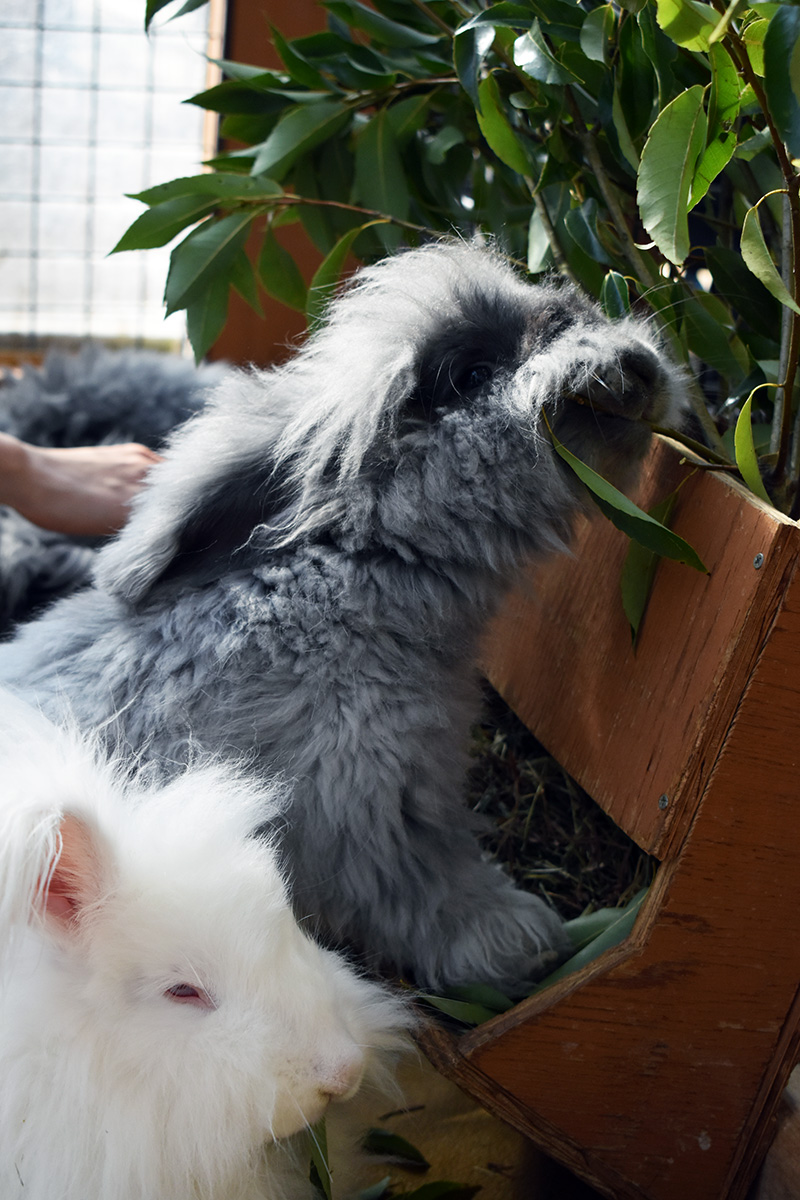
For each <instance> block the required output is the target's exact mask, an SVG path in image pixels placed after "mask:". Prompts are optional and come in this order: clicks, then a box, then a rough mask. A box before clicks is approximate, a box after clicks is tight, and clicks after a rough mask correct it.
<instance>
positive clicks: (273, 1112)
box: [0, 691, 409, 1200]
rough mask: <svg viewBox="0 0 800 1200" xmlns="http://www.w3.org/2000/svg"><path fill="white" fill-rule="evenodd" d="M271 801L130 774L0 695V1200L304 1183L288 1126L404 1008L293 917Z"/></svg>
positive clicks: (181, 1198)
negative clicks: (267, 825) (273, 838)
mask: <svg viewBox="0 0 800 1200" xmlns="http://www.w3.org/2000/svg"><path fill="white" fill-rule="evenodd" d="M278 805H279V797H276V794H275V789H273V792H272V793H271V794H265V793H264V791H261V792H259V791H258V790H257V789H255V788H254V786H253V785H252V784H251V783H250V782H249V781H248V780H246V779H245V777H244V776H241V775H236V774H234V773H232V772H231V770H230V769H223V768H222V767H220V766H207V767H195V768H190V769H188V770H187V771H186V772H184V773H183V774H182V775H180V776H179V777H177V778H176V779H174V780H173V781H172V782H171V783H170V784H169V786H167V787H166V788H161V789H156V788H155V787H148V786H147V785H146V783H144V782H143V781H142V780H140V781H139V782H138V783H137V782H136V780H135V779H132V778H131V777H130V776H127V777H126V775H125V774H124V772H122V770H121V769H120V767H119V766H118V765H117V766H115V765H113V764H109V763H107V762H105V761H103V759H102V757H101V756H99V755H98V754H96V753H95V752H94V751H93V750H92V749H91V748H90V747H87V745H86V743H85V742H81V740H80V739H79V738H78V737H77V736H74V735H73V734H72V733H69V732H65V731H63V730H57V729H56V728H55V727H53V726H52V725H50V723H49V722H48V721H46V720H45V719H44V717H42V716H41V715H40V714H39V713H38V712H34V711H33V710H32V709H30V708H27V707H26V706H24V705H23V704H22V703H21V702H20V701H19V700H18V699H16V698H15V697H12V696H10V695H9V694H8V693H6V692H3V691H0V953H2V955H3V958H2V966H3V981H2V982H3V986H2V990H1V991H0V1196H2V1200H13V1198H18V1200H190V1198H191V1200H256V1198H263V1197H268V1198H269V1200H284V1198H287V1197H291V1198H292V1200H294V1198H296V1197H306V1196H307V1195H308V1194H309V1191H310V1185H309V1183H308V1159H307V1156H306V1157H305V1158H304V1156H303V1154H302V1153H301V1152H300V1151H299V1150H297V1148H295V1149H294V1150H293V1146H292V1141H291V1140H289V1141H288V1142H286V1141H282V1142H278V1143H277V1144H276V1139H286V1138H289V1139H291V1135H293V1134H295V1133H297V1132H298V1131H300V1130H302V1129H303V1128H304V1127H305V1126H306V1124H307V1123H308V1124H311V1123H313V1122H315V1121H316V1120H317V1119H318V1118H319V1117H320V1116H321V1115H322V1113H323V1112H324V1111H325V1108H326V1106H327V1104H328V1102H329V1101H330V1100H339V1099H344V1098H348V1097H349V1096H350V1095H351V1094H353V1093H354V1092H355V1091H356V1089H357V1088H358V1087H359V1084H360V1082H361V1080H362V1076H363V1074H364V1072H365V1070H371V1069H372V1065H373V1061H374V1062H375V1063H378V1062H379V1060H380V1058H381V1057H383V1056H382V1055H381V1054H372V1053H370V1051H371V1050H375V1051H384V1050H385V1051H389V1050H394V1049H397V1048H398V1047H399V1045H400V1044H401V1043H402V1030H403V1029H404V1028H407V1027H408V1025H409V1018H408V1016H407V1014H406V1012H405V1010H404V1008H403V1007H402V1005H401V1004H400V1003H399V1002H398V1001H397V1000H395V999H394V998H392V997H391V996H389V995H388V994H387V992H385V991H384V990H383V989H381V988H379V987H378V986H377V985H374V984H371V983H368V982H366V981H364V980H362V979H359V978H358V977H357V976H356V975H355V973H354V972H353V971H352V970H351V969H350V968H349V967H347V966H346V965H345V964H344V962H343V961H342V960H341V959H340V958H339V957H337V956H336V955H334V954H332V953H330V952H328V951H325V950H323V949H321V948H320V947H319V946H317V945H316V944H315V943H314V942H312V941H311V940H310V938H309V937H307V936H306V935H305V934H304V933H303V932H302V931H301V930H300V928H299V927H298V925H297V923H296V922H295V920H294V918H293V916H292V913H291V910H290V908H289V905H288V902H287V897H286V893H285V890H284V884H283V880H282V878H281V875H280V873H279V870H278V867H277V865H276V858H275V852H274V848H273V847H272V846H271V845H270V844H269V842H268V841H265V840H264V839H262V838H257V837H253V836H251V832H252V830H254V829H255V828H256V827H257V826H263V824H264V818H265V815H266V816H267V817H268V818H269V817H270V815H272V816H273V817H274V816H275V813H276V808H277V806H278Z"/></svg>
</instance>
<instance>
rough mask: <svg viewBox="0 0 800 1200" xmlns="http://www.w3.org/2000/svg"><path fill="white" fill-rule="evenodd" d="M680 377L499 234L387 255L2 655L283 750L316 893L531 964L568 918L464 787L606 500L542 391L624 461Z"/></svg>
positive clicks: (231, 395)
mask: <svg viewBox="0 0 800 1200" xmlns="http://www.w3.org/2000/svg"><path fill="white" fill-rule="evenodd" d="M681 391H682V383H681V377H680V374H679V373H678V372H677V371H676V370H675V369H674V368H673V367H671V366H670V364H669V363H668V361H667V360H666V359H665V358H664V355H663V353H662V351H661V349H660V347H659V345H658V342H657V340H656V338H655V336H654V335H653V334H652V333H651V332H650V330H649V328H648V327H647V326H645V325H643V324H641V323H639V322H637V321H635V320H633V319H628V320H623V321H618V322H611V321H608V320H607V319H606V318H605V317H604V316H603V315H602V313H601V312H600V311H599V309H598V308H597V307H596V306H594V305H593V304H591V303H589V302H588V301H586V300H585V299H583V298H582V297H581V296H580V295H578V294H577V293H576V292H575V291H574V290H573V289H571V288H570V287H568V286H558V285H555V284H551V285H545V286H531V285H529V284H527V283H525V282H523V281H522V280H521V279H520V278H519V277H518V276H517V275H516V274H515V273H514V272H513V271H512V270H511V269H510V267H509V266H507V265H506V264H505V263H504V262H503V261H502V260H501V259H500V258H499V256H497V255H496V254H495V253H493V252H492V251H490V250H487V249H485V248H480V247H478V246H476V245H464V244H459V243H444V244H436V245H431V246H428V247H426V248H424V249H421V250H413V251H409V252H407V253H404V254H400V255H398V256H396V257H394V258H390V259H387V260H386V261H384V262H383V263H380V264H378V265H377V266H375V267H374V268H371V269H368V270H365V271H363V272H361V274H360V276H359V277H358V279H357V282H356V283H355V285H354V286H352V287H351V288H350V289H348V290H347V291H346V292H345V294H344V295H343V296H342V297H341V298H340V299H338V300H337V301H335V302H334V304H333V305H332V306H331V310H330V313H329V318H328V321H327V324H326V326H325V327H324V328H323V329H321V330H320V331H319V332H318V333H316V334H314V335H313V336H312V337H310V338H309V340H308V341H307V343H306V344H305V345H304V346H303V347H302V349H301V350H300V351H299V353H298V354H297V355H296V356H295V357H294V358H293V359H292V360H291V361H290V362H288V363H287V364H286V365H285V366H282V367H279V368H277V369H273V370H269V371H250V372H241V373H236V374H233V375H232V376H231V377H230V378H229V379H228V380H227V381H226V382H224V383H223V384H222V385H221V387H220V388H219V390H218V391H217V392H216V394H215V395H214V396H213V397H212V399H211V401H210V402H209V404H208V406H207V408H206V410H205V411H204V412H203V413H202V414H201V415H200V416H198V417H196V418H194V419H192V420H190V421H189V422H188V424H187V425H185V426H184V427H183V428H182V429H181V430H180V431H179V432H178V434H177V435H176V437H175V438H174V440H173V442H172V446H171V448H170V449H169V451H168V453H167V459H166V461H165V462H164V463H162V464H159V465H158V466H156V468H155V469H154V471H153V482H152V486H150V487H149V488H148V489H147V490H146V492H145V494H144V495H143V496H142V498H141V503H140V504H139V505H138V508H137V510H136V512H135V513H134V516H133V518H132V520H131V521H130V523H129V525H128V526H127V528H126V529H124V530H123V532H122V534H121V535H120V536H119V537H118V538H117V539H116V540H115V541H114V542H113V543H112V544H111V545H110V546H108V547H107V548H106V549H105V550H104V551H102V552H101V554H100V555H99V559H98V565H97V571H96V583H95V586H94V587H93V588H92V589H90V590H88V591H86V592H84V593H83V594H80V595H78V596H76V597H73V598H70V599H68V600H66V601H63V602H61V603H59V604H57V605H55V606H54V607H53V608H52V609H51V610H50V611H49V612H48V613H47V614H45V616H44V617H43V618H42V619H40V620H38V621H37V622H35V623H33V624H32V625H30V626H28V627H27V628H26V629H25V630H23V632H22V633H21V634H20V635H19V636H18V638H17V639H16V641H15V642H13V643H12V644H10V645H8V646H5V647H0V678H2V679H4V680H5V681H6V682H8V683H10V684H11V685H12V686H14V687H15V688H18V689H22V690H23V691H24V692H25V693H26V694H27V695H28V696H32V697H35V698H36V699H37V701H38V702H39V703H41V704H42V705H44V706H45V708H46V710H47V711H48V712H49V713H50V715H52V716H54V717H58V716H59V714H60V713H61V711H62V705H63V703H64V701H66V702H67V703H68V704H69V706H70V708H71V709H72V711H74V712H75V713H76V714H77V716H78V719H79V720H80V721H81V722H84V723H86V724H87V725H89V726H92V725H95V724H99V723H100V722H107V730H108V734H109V737H110V738H111V740H112V743H115V744H116V745H117V746H119V747H121V748H122V749H123V751H124V752H129V751H134V752H136V753H139V754H144V755H145V756H150V755H152V756H157V757H158V758H159V759H160V761H162V762H170V763H174V764H175V769H178V764H179V763H181V762H182V761H183V760H184V759H185V756H186V748H187V746H188V745H189V744H190V742H192V741H194V742H195V743H199V745H200V746H201V747H203V748H204V749H206V750H210V751H214V752H215V753H226V752H229V751H230V752H236V753H242V752H243V753H246V754H249V755H251V756H253V758H254V759H255V761H256V762H257V766H258V769H259V770H261V771H263V773H264V775H265V776H266V777H269V776H271V775H273V774H274V773H275V772H281V773H283V774H284V775H285V776H287V777H288V778H289V779H291V781H292V799H291V803H290V807H289V809H288V813H287V829H286V832H285V835H284V838H285V840H284V849H285V852H286V854H287V856H288V859H289V862H290V864H291V873H292V888H293V896H294V903H295V905H296V908H297V911H298V912H299V913H301V914H307V913H313V914H315V915H316V916H317V917H318V918H319V919H320V921H321V923H322V926H323V928H327V930H328V931H329V933H330V935H331V936H332V937H333V938H334V939H336V940H337V941H341V942H346V943H350V944H353V945H355V946H356V947H357V948H358V949H359V950H360V951H361V952H362V953H363V954H364V955H365V956H366V958H367V959H368V960H369V961H370V962H380V963H381V964H383V965H384V966H387V967H389V968H391V969H394V970H399V971H404V972H408V973H409V974H410V975H411V977H412V978H413V979H415V980H416V981H417V982H418V983H421V984H427V985H433V986H439V985H441V984H443V983H444V984H457V983H463V982H465V981H469V980H475V979H482V980H488V981H491V982H493V983H495V984H498V985H500V986H501V987H504V988H508V989H512V988H516V987H517V986H518V985H520V983H521V982H522V981H524V980H527V979H529V978H531V977H535V976H536V975H537V973H540V972H541V970H542V968H543V967H544V966H546V965H547V964H548V963H551V962H553V960H554V959H555V958H556V957H558V956H559V955H560V954H561V953H562V952H563V950H564V949H565V938H564V935H563V932H562V927H561V922H560V920H559V918H558V916H557V915H556V913H554V912H553V911H552V910H551V909H550V908H549V907H548V906H547V905H546V904H545V903H544V902H543V901H542V900H540V899H538V898H537V897H535V896H533V895H529V894H527V893H525V892H523V891H521V890H519V889H517V888H515V887H514V886H513V885H512V883H511V882H510V880H509V879H508V878H507V877H506V876H505V875H504V874H503V873H502V872H501V871H500V870H498V869H497V868H496V867H495V866H493V865H492V864H491V863H489V862H487V861H485V860H484V859H483V858H482V856H481V853H480V850H479V847H478V844H477V842H476V840H475V838H474V836H473V832H472V830H471V827H470V826H471V821H470V817H469V815H468V813H467V811H466V809H465V807H464V805H463V802H462V780H463V775H464V770H465V766H466V761H467V759H466V746H467V740H468V730H469V727H470V723H471V721H472V720H473V719H474V716H475V713H476V706H477V685H476V678H475V668H474V659H475V654H476V645H477V641H478V638H479V635H480V633H481V631H482V629H483V628H484V626H485V623H486V621H487V618H488V617H489V616H490V615H491V614H492V613H493V612H494V611H495V609H496V607H497V605H498V603H499V602H500V600H501V598H502V597H503V595H504V593H505V592H506V591H507V589H508V588H509V587H510V586H511V585H512V583H513V582H514V580H515V579H516V578H517V576H518V573H519V571H520V569H521V567H522V565H523V564H525V563H526V562H528V561H529V560H531V559H532V558H535V557H537V556H541V555H543V554H546V553H550V552H552V551H555V550H559V549H563V548H564V547H565V546H566V545H567V543H568V541H569V538H570V532H571V526H572V523H573V518H574V517H575V514H576V513H577V512H578V511H579V510H580V509H582V507H583V506H584V503H585V499H584V496H583V495H582V492H581V487H580V485H579V484H578V483H577V481H576V479H575V477H574V476H573V475H572V474H571V473H570V471H569V470H568V468H566V466H565V465H564V463H563V462H562V461H561V460H560V459H559V458H558V457H557V455H556V454H555V453H554V451H553V448H552V444H551V441H550V437H549V433H548V430H547V427H546V425H545V420H544V418H545V416H547V420H548V421H549V424H550V426H551V428H552V429H553V431H554V432H555V433H556V435H557V436H558V437H559V438H560V439H561V440H562V441H563V442H564V443H566V444H567V445H568V446H569V447H570V448H571V449H572V450H573V451H574V452H575V453H576V454H577V455H578V456H579V457H581V458H583V459H584V460H585V461H587V462H589V463H590V464H591V465H592V466H594V467H595V468H596V469H597V470H599V471H600V472H602V473H606V474H611V475H612V476H613V477H615V478H616V479H617V481H625V480H629V479H631V478H632V477H633V476H634V475H635V472H636V468H637V465H638V463H639V461H640V460H641V457H642V455H643V454H644V451H645V449H646V447H647V445H648V442H649V438H650V431H649V428H648V426H647V424H646V423H645V421H644V420H643V419H645V418H650V419H652V420H655V421H658V422H659V423H662V424H664V423H668V422H669V421H670V420H671V419H672V418H674V417H675V415H676V414H677V413H678V411H679V409H680V406H681ZM186 822H187V826H188V825H189V824H190V823H191V816H190V814H189V813H187V816H186Z"/></svg>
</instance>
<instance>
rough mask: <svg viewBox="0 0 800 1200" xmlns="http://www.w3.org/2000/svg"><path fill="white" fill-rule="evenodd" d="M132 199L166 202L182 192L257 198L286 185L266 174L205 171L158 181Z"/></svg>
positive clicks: (233, 198) (277, 193) (277, 192)
mask: <svg viewBox="0 0 800 1200" xmlns="http://www.w3.org/2000/svg"><path fill="white" fill-rule="evenodd" d="M129 195H130V198H131V199H132V200H141V201H142V203H143V204H149V205H151V206H152V205H155V204H163V203H164V202H165V201H167V200H175V199H177V198H178V197H181V196H211V197H213V198H214V199H215V200H218V201H220V202H227V203H232V202H234V201H236V200H245V201H247V200H255V199H258V198H260V197H262V196H263V197H268V196H282V195H283V188H282V187H281V185H280V184H279V183H276V182H275V180H274V179H269V178H268V177H267V176H266V175H257V176H256V175H237V174H234V173H233V172H224V171H207V172H206V173H205V174H203V175H188V176H185V177H183V178H181V179H171V180H170V181H169V182H168V183H157V184H156V185H155V187H151V188H147V190H146V191H144V192H131V193H129Z"/></svg>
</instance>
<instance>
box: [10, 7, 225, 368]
mask: <svg viewBox="0 0 800 1200" xmlns="http://www.w3.org/2000/svg"><path fill="white" fill-rule="evenodd" d="M221 7H222V6H221V5H220V4H218V3H215V4H212V6H211V8H209V7H202V8H200V9H198V10H196V11H195V12H194V13H190V14H187V15H185V16H182V17H180V18H178V19H177V20H176V21H173V22H170V21H168V20H166V19H163V20H162V21H161V23H160V24H158V25H156V22H157V21H158V20H159V18H158V17H157V18H156V22H154V24H153V26H151V33H150V34H149V35H146V34H145V32H144V9H145V2H144V0H2V5H0V131H2V132H1V133H0V160H1V161H2V170H0V339H2V342H3V343H5V345H6V346H9V345H15V346H36V345H38V344H39V343H42V342H46V341H49V340H52V339H54V338H58V339H60V340H61V339H64V338H66V339H72V338H77V339H84V338H86V337H95V338H103V339H106V340H113V341H117V340H120V341H139V342H141V341H156V342H165V341H168V342H179V341H180V340H181V339H182V336H183V314H182V313H176V314H175V315H174V316H172V317H170V318H168V319H167V320H166V321H165V320H164V316H163V307H162V295H163V290H164V281H165V279H166V274H167V264H168V259H169V249H168V248H165V249H162V250H150V251H146V252H131V253H125V254H120V255H114V256H112V257H111V258H109V257H107V256H108V253H109V251H110V250H111V249H112V247H113V246H114V244H115V243H116V241H117V240H118V239H119V237H120V235H121V234H122V232H123V231H124V230H125V228H126V227H127V226H128V225H129V224H130V222H131V221H132V220H133V219H134V218H135V217H136V216H138V215H139V213H140V212H142V211H144V209H143V206H142V205H141V204H140V203H139V202H138V201H134V200H130V199H127V198H126V196H125V193H126V192H138V191H141V190H142V189H143V188H145V187H149V186H151V185H152V184H155V183H160V182H162V181H163V180H165V179H173V178H175V177H176V176H178V175H181V174H196V173H197V172H198V170H199V169H200V163H201V162H202V159H203V157H205V156H207V154H208V153H209V152H210V151H213V145H214V140H213V139H214V137H215V131H213V130H210V129H209V128H208V126H206V128H205V131H204V118H205V114H204V112H203V110H202V109H199V108H195V107H194V106H192V105H186V104H182V103H181V101H183V100H185V99H186V98H187V97H188V96H191V95H192V94H193V93H195V92H198V91H201V90H202V89H203V88H204V87H207V86H210V84H211V83H213V82H216V78H217V76H216V68H215V67H214V66H213V65H211V64H209V62H208V59H207V57H206V55H207V53H208V52H209V48H210V49H211V51H212V52H213V54H214V55H218V54H219V53H220V45H219V43H220V42H221V36H219V34H218V33H217V31H218V30H220V29H221V19H222V14H221V11H220V10H221ZM210 23H211V28H212V31H213V35H214V38H215V42H214V44H213V45H211V46H210V43H209V24H210ZM204 137H205V150H204Z"/></svg>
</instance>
